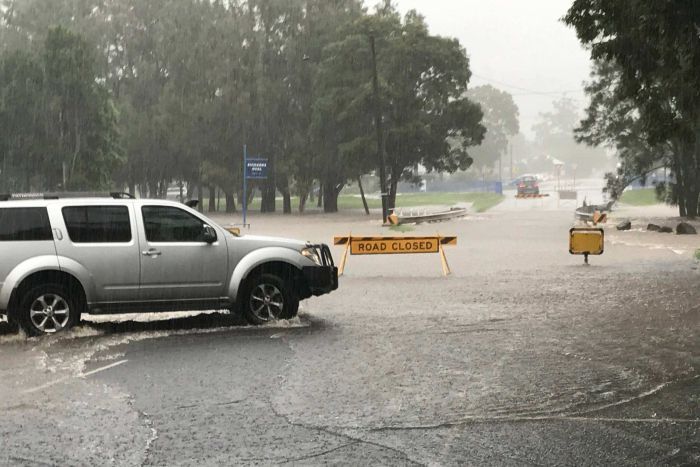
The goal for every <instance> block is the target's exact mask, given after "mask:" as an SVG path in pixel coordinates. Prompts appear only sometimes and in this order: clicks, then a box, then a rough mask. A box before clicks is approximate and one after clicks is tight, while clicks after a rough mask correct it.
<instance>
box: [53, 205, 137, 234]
mask: <svg viewBox="0 0 700 467" xmlns="http://www.w3.org/2000/svg"><path fill="white" fill-rule="evenodd" d="M62 211H63V220H64V221H65V222H66V228H67V229H68V236H69V237H70V239H71V241H72V242H73V243H128V242H130V241H131V222H130V220H129V209H128V208H127V207H126V206H69V207H65V208H63V209H62Z"/></svg>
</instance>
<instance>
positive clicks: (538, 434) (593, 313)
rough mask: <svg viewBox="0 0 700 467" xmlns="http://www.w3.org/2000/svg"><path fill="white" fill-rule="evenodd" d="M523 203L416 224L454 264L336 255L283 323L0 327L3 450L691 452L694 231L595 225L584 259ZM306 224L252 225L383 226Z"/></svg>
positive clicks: (328, 232) (651, 459) (305, 230)
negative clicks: (328, 283)
mask: <svg viewBox="0 0 700 467" xmlns="http://www.w3.org/2000/svg"><path fill="white" fill-rule="evenodd" d="M535 203H537V201H533V204H532V205H528V206H523V205H515V204H514V205H513V208H512V209H508V208H507V205H506V208H505V209H503V208H502V209H500V210H495V211H494V212H492V213H486V214H481V215H475V216H471V217H469V218H467V219H463V220H457V221H452V222H449V223H443V224H430V225H424V226H418V227H417V228H416V231H415V232H413V233H415V234H423V233H425V234H431V233H435V232H437V231H439V232H440V233H442V234H444V235H457V236H458V242H459V243H458V245H457V246H455V247H448V248H447V250H446V252H447V257H448V260H449V262H450V266H451V267H452V269H453V271H454V273H453V275H452V276H450V277H447V278H445V277H442V276H441V269H440V262H439V259H438V257H437V256H436V255H410V256H409V255H406V256H399V257H397V256H392V257H388V256H383V257H359V256H353V257H350V258H349V261H348V266H347V271H346V275H345V276H344V277H343V278H342V279H341V285H340V289H339V290H338V291H337V292H335V293H333V294H331V295H328V296H324V297H320V298H314V299H311V300H309V301H307V302H305V303H304V304H303V306H302V312H301V315H300V317H299V318H297V319H295V320H292V321H291V322H283V323H279V324H277V325H271V326H264V327H260V328H253V327H248V326H243V325H242V324H241V323H240V321H239V320H238V319H237V318H236V317H233V316H230V315H226V314H221V313H209V314H204V315H197V316H189V317H185V318H178V319H168V320H160V321H146V322H134V321H130V320H131V319H133V317H127V318H123V317H121V318H118V320H117V321H110V320H105V319H100V320H95V319H94V318H93V321H92V322H88V323H85V324H83V325H82V326H80V327H79V328H76V329H75V330H73V331H71V332H70V333H68V334H66V335H64V336H61V337H57V338H54V339H30V340H27V339H25V338H23V337H21V336H16V335H11V334H5V335H2V336H0V353H2V357H1V361H2V365H1V366H0V396H1V400H0V413H1V414H2V417H1V418H0V439H2V447H1V448H0V464H7V465H68V464H71V465H212V464H219V465H232V464H262V465H267V464H299V465H314V464H335V463H340V464H354V465H414V464H415V465H454V464H460V465H464V464H467V465H529V464H536V465H603V464H605V465H625V464H626V465H639V464H681V465H682V464H685V465H690V464H698V463H700V371H699V367H700V286H699V284H700V271H698V268H697V264H696V263H695V261H694V260H693V258H692V247H693V242H695V244H697V243H698V240H697V239H694V240H683V241H685V242H686V243H681V244H679V245H680V246H675V247H667V246H663V242H666V241H670V240H669V239H670V237H660V236H656V235H662V234H651V233H650V234H646V233H640V232H631V233H618V232H613V231H609V232H608V244H607V245H606V247H607V248H606V252H605V254H604V255H603V256H600V257H592V258H591V263H592V264H591V266H589V267H585V266H583V264H582V263H583V260H582V258H581V257H573V256H569V255H568V252H567V233H568V229H569V227H570V226H571V223H572V221H573V215H572V210H571V209H566V210H564V209H562V210H557V209H554V208H552V209H549V208H547V209H538V208H537V204H535ZM533 206H534V207H533ZM550 207H551V206H550ZM303 220H304V222H301V218H299V217H294V218H292V219H289V218H282V217H281V216H271V217H265V218H256V217H255V216H252V222H253V231H254V232H255V233H271V234H272V233H274V234H278V235H279V234H280V233H282V234H284V235H290V236H297V237H301V238H306V239H309V240H315V241H326V242H329V241H330V240H331V238H332V236H333V235H343V234H347V233H348V232H352V233H353V234H357V235H361V234H364V233H368V234H372V233H375V232H381V229H380V228H379V227H377V226H376V224H375V223H374V222H372V221H369V220H367V219H365V218H361V217H348V216H330V217H323V216H305V217H304V218H303ZM393 234H395V233H393ZM624 235H629V236H628V237H624ZM644 235H648V236H647V237H644V238H643V239H641V240H640V239H639V237H640V236H644ZM673 241H675V239H673ZM698 247H700V245H698ZM341 251H342V250H340V249H337V248H336V249H334V255H335V257H336V260H337V259H338V258H339V256H340V253H341ZM137 318H138V319H140V320H143V319H149V317H143V316H139V317H137Z"/></svg>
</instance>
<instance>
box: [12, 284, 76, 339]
mask: <svg viewBox="0 0 700 467" xmlns="http://www.w3.org/2000/svg"><path fill="white" fill-rule="evenodd" d="M17 311H18V313H17V315H16V316H17V321H18V322H19V325H20V327H21V328H22V329H23V330H24V332H25V333H26V334H27V335H28V336H39V335H42V334H54V333H57V332H60V331H63V330H65V329H70V328H71V327H73V325H75V324H76V323H77V322H78V320H79V319H80V312H79V311H78V309H77V307H76V306H75V302H74V301H73V300H72V299H71V297H70V295H69V294H68V293H66V290H65V289H64V288H63V287H61V286H60V285H58V284H45V285H39V286H37V287H34V288H32V289H31V290H29V291H28V292H27V293H25V294H24V296H22V297H21V298H20V304H19V310H17Z"/></svg>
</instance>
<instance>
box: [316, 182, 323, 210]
mask: <svg viewBox="0 0 700 467" xmlns="http://www.w3.org/2000/svg"><path fill="white" fill-rule="evenodd" d="M321 206H323V183H321V182H318V200H317V203H316V207H317V208H320V207H321Z"/></svg>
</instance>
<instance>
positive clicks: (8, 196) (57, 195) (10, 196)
mask: <svg viewBox="0 0 700 467" xmlns="http://www.w3.org/2000/svg"><path fill="white" fill-rule="evenodd" d="M62 198H114V199H135V198H136V197H135V196H134V195H132V194H130V193H124V192H121V191H112V192H97V193H94V192H70V191H64V192H53V193H3V194H0V201H9V200H23V199H62Z"/></svg>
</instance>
